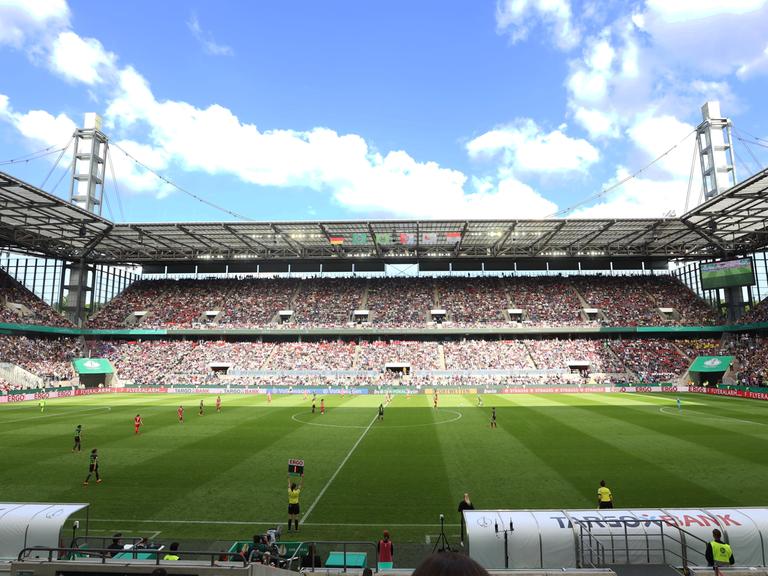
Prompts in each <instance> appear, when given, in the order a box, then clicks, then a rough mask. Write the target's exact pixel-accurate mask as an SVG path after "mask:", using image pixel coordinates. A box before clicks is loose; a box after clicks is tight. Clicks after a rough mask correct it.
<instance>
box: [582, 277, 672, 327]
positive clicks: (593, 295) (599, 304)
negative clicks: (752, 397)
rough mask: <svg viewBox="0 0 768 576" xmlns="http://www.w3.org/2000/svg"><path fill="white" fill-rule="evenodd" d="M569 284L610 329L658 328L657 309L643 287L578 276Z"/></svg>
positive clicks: (621, 279) (622, 280)
mask: <svg viewBox="0 0 768 576" xmlns="http://www.w3.org/2000/svg"><path fill="white" fill-rule="evenodd" d="M571 281H572V282H573V285H574V286H575V287H576V289H577V290H578V291H579V292H580V293H581V295H582V297H583V298H584V300H585V301H586V302H587V305H588V307H590V308H597V309H599V310H600V312H602V314H604V316H605V319H604V320H603V322H602V323H603V324H606V325H609V326H659V325H661V324H662V322H663V320H662V317H661V315H660V313H659V310H658V307H657V306H656V305H655V304H654V302H653V301H652V300H651V298H650V296H649V295H648V294H647V293H646V292H645V290H644V289H643V286H642V285H641V284H639V283H637V282H635V281H634V279H628V278H624V277H612V276H578V277H572V278H571Z"/></svg>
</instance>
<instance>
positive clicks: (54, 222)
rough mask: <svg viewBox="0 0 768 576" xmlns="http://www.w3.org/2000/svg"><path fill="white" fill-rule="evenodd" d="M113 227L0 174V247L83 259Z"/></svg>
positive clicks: (54, 197) (6, 175)
mask: <svg viewBox="0 0 768 576" xmlns="http://www.w3.org/2000/svg"><path fill="white" fill-rule="evenodd" d="M112 226H113V224H112V223H111V222H109V221H108V220H105V219H104V218H101V217H99V216H97V215H95V214H92V213H90V212H88V211H87V210H83V209H81V208H78V207H77V206H75V205H73V204H70V203H69V202H65V201H64V200H62V199H61V198H57V197H56V196H53V195H51V194H48V193H47V192H43V191H42V190H40V189H39V188H35V187H34V186H32V185H30V184H27V183H26V182H23V181H21V180H18V179H16V178H14V177H13V176H10V175H8V174H5V173H4V172H0V245H5V246H8V247H10V248H20V249H24V250H29V251H32V252H39V253H42V254H45V255H47V256H52V257H57V258H65V259H79V258H80V257H82V256H85V255H86V254H88V253H89V252H90V251H91V250H92V249H93V247H94V246H95V245H96V244H97V243H98V242H99V241H101V240H102V239H103V238H104V236H105V235H106V234H108V233H109V231H110V230H111V229H112Z"/></svg>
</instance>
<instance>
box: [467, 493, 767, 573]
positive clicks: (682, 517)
mask: <svg viewBox="0 0 768 576" xmlns="http://www.w3.org/2000/svg"><path fill="white" fill-rule="evenodd" d="M464 520H465V523H466V538H465V541H467V542H468V546H469V555H470V556H471V557H472V558H473V559H475V560H477V561H478V562H479V563H480V564H482V565H483V566H484V567H485V568H487V569H504V568H505V565H508V567H509V568H510V569H517V568H528V569H532V568H545V569H547V568H548V569H553V568H554V569H561V568H581V567H591V566H604V565H610V564H668V565H673V566H680V565H682V559H683V557H685V558H686V559H687V563H688V564H689V565H692V566H702V565H706V562H705V559H704V551H705V547H706V543H707V542H709V541H710V540H712V530H713V529H714V528H718V529H720V531H721V532H722V533H723V536H724V537H725V540H726V541H727V542H729V543H730V544H731V546H732V547H733V554H734V558H735V560H736V563H737V564H738V565H739V566H766V565H768V563H767V560H768V508H708V509H698V508H688V509H669V508H665V509H660V508H656V509H631V510H629V509H623V510H618V509H615V510H465V511H464ZM505 531H506V538H505Z"/></svg>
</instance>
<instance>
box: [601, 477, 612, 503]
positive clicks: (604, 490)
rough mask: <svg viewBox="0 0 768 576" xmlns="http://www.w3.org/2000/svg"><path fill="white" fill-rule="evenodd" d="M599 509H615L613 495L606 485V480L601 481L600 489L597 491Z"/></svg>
mask: <svg viewBox="0 0 768 576" xmlns="http://www.w3.org/2000/svg"><path fill="white" fill-rule="evenodd" d="M597 507H598V508H613V494H611V490H610V488H608V487H607V486H606V485H605V480H600V488H598V489H597Z"/></svg>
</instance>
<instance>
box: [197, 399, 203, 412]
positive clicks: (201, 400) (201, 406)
mask: <svg viewBox="0 0 768 576" xmlns="http://www.w3.org/2000/svg"><path fill="white" fill-rule="evenodd" d="M204 406H205V404H204V400H203V399H202V398H201V399H200V411H199V412H198V413H197V415H198V416H202V415H203V407H204Z"/></svg>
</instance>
